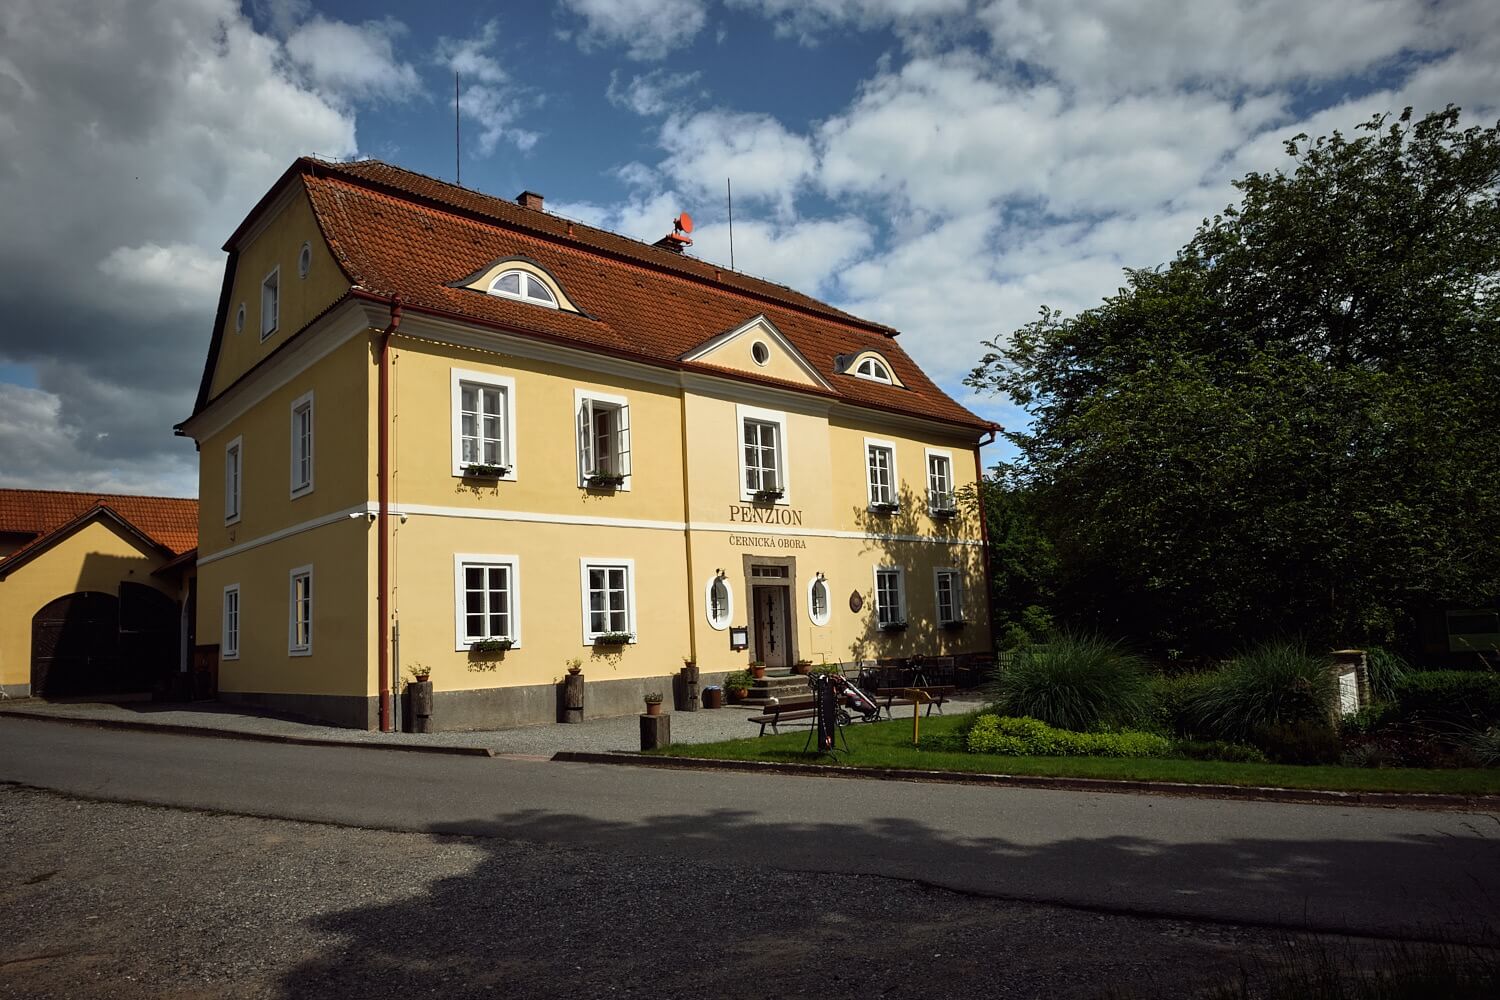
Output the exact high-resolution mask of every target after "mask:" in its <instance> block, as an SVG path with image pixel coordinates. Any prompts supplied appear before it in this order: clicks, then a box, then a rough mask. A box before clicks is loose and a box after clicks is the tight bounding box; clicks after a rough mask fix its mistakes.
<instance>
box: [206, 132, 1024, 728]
mask: <svg viewBox="0 0 1500 1000" xmlns="http://www.w3.org/2000/svg"><path fill="white" fill-rule="evenodd" d="M685 207H688V206H685ZM678 221H679V222H681V220H678ZM671 228H673V223H672V221H671V220H663V230H664V232H666V231H667V230H668V229H671ZM688 228H689V227H688V225H686V224H681V225H679V226H678V227H677V231H676V232H672V233H668V234H667V236H666V237H665V238H664V239H662V240H661V241H658V243H656V244H645V243H640V242H638V241H635V240H631V239H627V238H625V237H623V236H620V235H618V234H615V233H611V232H607V231H604V230H601V229H597V228H593V227H590V226H586V225H583V224H582V223H579V222H575V221H571V220H568V219H565V218H562V217H560V216H557V215H555V214H553V213H550V212H548V211H546V209H545V207H544V202H543V199H542V197H541V196H540V195H537V194H535V193H533V192H523V193H522V194H521V195H520V196H519V197H518V198H517V199H516V200H514V201H511V200H506V199H501V198H495V197H491V196H489V195H485V194H481V193H479V192H476V191H472V190H468V189H465V188H462V187H458V186H455V185H451V184H447V183H444V182H442V181H438V180H435V179H433V178H430V177H425V176H422V175H419V174H414V173H411V172H409V171H406V170H402V169H400V168H398V167H394V166H391V165H389V164H385V163H380V162H378V161H361V162H357V163H330V162H325V161H321V160H314V159H300V160H298V161H296V162H295V163H294V164H292V166H291V167H290V168H289V169H288V170H287V172H286V173H285V174H284V175H283V176H282V177H281V179H280V180H279V181H278V182H277V183H276V185H275V186H273V187H272V189H271V190H270V191H269V192H267V194H266V195H265V197H264V198H263V199H262V200H261V201H260V203H259V204H257V205H256V206H255V207H254V208H253V209H252V210H251V212H250V214H249V215H248V216H247V217H246V219H245V221H244V223H243V224H242V225H241V226H240V227H239V229H238V230H236V232H235V233H234V234H233V235H232V236H231V238H230V240H229V242H228V243H227V244H226V246H225V249H226V251H227V252H228V254H229V259H228V263H227V266H226V269H225V277H224V286H223V293H222V297H221V301H220V305H219V310H218V315H217V318H216V322H215V328H214V331H213V335H212V340H211V343H210V347H209V352H208V359H207V363H206V365H205V367H204V373H203V379H202V382H201V384H200V388H199V393H198V398H197V402H196V405H195V407H194V412H193V414H192V415H191V416H190V417H189V418H188V419H187V420H185V421H184V422H183V424H182V425H181V428H180V430H181V432H182V433H184V434H188V435H190V436H192V437H193V438H194V439H195V440H196V441H197V442H198V444H199V449H200V455H201V469H202V473H201V492H200V495H201V497H202V499H203V506H202V510H201V514H200V524H199V546H200V552H199V557H198V562H199V566H200V572H201V574H202V581H203V588H204V589H203V592H204V595H205V599H204V600H203V602H202V603H201V605H200V613H199V621H198V629H199V637H200V642H201V643H202V644H204V646H205V647H210V648H214V649H216V650H217V656H218V662H219V681H220V684H219V686H220V691H221V693H222V696H223V697H226V698H228V699H230V700H240V701H244V702H248V703H254V704H260V705H266V706H270V707H276V708H281V709H284V710H290V711H296V712H301V713H305V714H309V715H314V716H317V717H321V718H325V719H332V720H336V721H339V722H342V723H345V724H348V725H354V726H368V727H374V726H388V725H391V724H393V721H394V720H393V712H392V706H393V700H392V695H393V693H399V691H400V690H401V688H402V686H403V684H404V683H405V681H407V680H409V679H410V678H411V677H412V676H413V674H414V672H415V673H421V674H430V677H431V683H432V685H433V687H434V689H435V696H434V702H433V704H434V706H435V707H434V714H433V716H432V720H433V724H434V725H436V726H438V727H442V728H459V727H474V726H492V725H502V724H510V723H517V722H528V721H543V720H548V719H553V718H556V717H557V716H558V712H559V709H558V698H559V695H558V691H559V688H558V681H559V678H560V677H561V676H562V675H563V673H564V672H565V671H566V670H567V668H568V666H569V665H570V664H572V663H573V661H575V660H576V661H579V662H580V665H581V667H582V671H583V673H584V675H585V677H586V679H587V680H586V685H585V698H584V705H583V712H582V714H586V715H598V714H615V713H620V712H624V711H630V710H634V709H635V708H637V707H638V706H639V704H640V703H641V698H642V695H643V694H645V693H648V692H651V691H654V690H661V689H666V688H668V685H669V684H670V675H673V674H675V673H676V672H677V669H678V668H679V667H680V666H681V664H682V662H683V661H684V660H691V661H694V662H695V663H696V665H697V666H698V667H699V668H700V669H701V671H702V672H703V673H704V674H705V675H707V677H708V678H709V679H711V678H714V677H716V676H722V675H723V674H725V673H726V672H728V671H730V670H733V669H737V668H744V667H747V666H749V665H750V662H751V661H752V660H761V661H764V663H765V664H767V665H768V666H769V667H771V668H773V669H774V668H779V667H790V666H792V665H794V664H795V663H796V662H797V661H798V660H815V661H816V660H826V661H829V662H834V661H842V662H847V661H852V660H862V659H867V658H876V657H890V656H902V655H913V654H918V653H920V654H923V655H926V656H934V657H939V658H940V662H942V659H941V658H946V657H949V656H955V655H963V654H969V653H977V652H980V651H983V650H987V649H988V648H989V633H988V625H987V622H988V614H987V609H986V607H985V603H984V602H985V594H986V588H985V586H984V567H983V563H984V544H983V536H982V519H980V518H979V517H978V516H977V511H976V510H975V509H973V507H972V506H971V505H968V504H966V503H965V502H964V500H965V497H966V496H967V495H968V494H969V493H971V492H972V486H973V483H974V481H975V479H976V476H977V474H978V446H979V444H980V443H981V441H983V440H984V439H985V438H986V437H987V436H988V435H991V434H992V433H993V431H994V430H995V428H994V427H993V425H991V424H989V423H988V422H986V421H984V420H982V419H980V418H978V417H977V416H975V415H974V414H973V413H971V412H969V411H968V410H966V409H965V408H964V407H963V406H961V405H960V404H959V403H957V402H956V401H954V400H953V399H952V398H950V397H949V396H948V395H947V394H946V393H944V392H943V391H942V390H941V389H940V388H939V387H938V386H937V385H936V384H935V383H933V381H932V380H931V379H930V378H929V377H928V376H927V375H926V374H925V373H924V372H923V371H922V370H921V369H920V368H919V367H918V366H917V365H916V364H915V363H914V362H913V361H912V359H911V357H910V356H909V355H908V354H907V353H906V352H905V351H904V350H903V349H902V347H901V346H900V343H899V340H898V334H897V331H896V330H894V329H892V328H890V327H888V326H885V325H882V324H879V323H872V322H870V321H867V320H864V319H860V318H859V317H856V316H852V315H850V314H848V313H847V312H844V311H842V310H839V309H837V308H834V307H833V306H830V305H828V304H826V303H823V302H820V301H818V300H816V299H814V298H811V297H809V296H807V295H804V294H802V293H800V292H797V291H795V290H793V289H791V288H787V287H785V286H783V285H778V284H774V283H772V282H768V281H763V280H760V279H757V278H754V277H751V276H749V275H745V274H742V273H739V272H736V271H732V270H729V269H727V268H724V267H722V266H719V265H715V264H713V263H711V262H708V261H702V260H698V259H696V258H694V257H693V256H692V253H691V248H690V244H691V237H690V234H689V233H687V231H686V230H687V229H688ZM954 335H956V336H964V337H975V339H977V333H976V332H971V331H954Z"/></svg>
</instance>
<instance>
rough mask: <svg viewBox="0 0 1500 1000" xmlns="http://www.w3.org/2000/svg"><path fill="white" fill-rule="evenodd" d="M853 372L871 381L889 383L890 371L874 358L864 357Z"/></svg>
mask: <svg viewBox="0 0 1500 1000" xmlns="http://www.w3.org/2000/svg"><path fill="white" fill-rule="evenodd" d="M854 374H855V375H856V376H857V377H859V378H862V379H868V380H870V381H871V382H884V383H885V384H886V385H890V384H891V373H890V372H889V371H887V370H886V367H885V365H883V364H881V363H880V362H879V361H876V360H875V359H874V358H866V359H865V360H863V361H861V362H860V364H859V367H858V368H856V369H855V370H854Z"/></svg>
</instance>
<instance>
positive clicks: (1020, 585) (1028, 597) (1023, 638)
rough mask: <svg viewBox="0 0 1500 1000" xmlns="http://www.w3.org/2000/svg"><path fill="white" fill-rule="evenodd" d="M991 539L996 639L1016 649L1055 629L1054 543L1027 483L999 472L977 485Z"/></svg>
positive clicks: (992, 598) (991, 583) (993, 623)
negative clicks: (1041, 523) (1044, 529)
mask: <svg viewBox="0 0 1500 1000" xmlns="http://www.w3.org/2000/svg"><path fill="white" fill-rule="evenodd" d="M978 495H979V497H980V498H981V499H982V500H983V503H984V519H985V531H986V535H987V537H988V539H989V560H990V608H991V610H992V612H993V614H994V621H993V622H992V625H993V626H994V630H995V639H996V642H997V643H998V644H999V645H1000V646H1001V647H1003V648H1007V649H1010V648H1014V647H1017V646H1025V645H1027V644H1029V643H1032V642H1037V641H1039V640H1041V639H1042V638H1043V637H1045V636H1046V635H1047V634H1048V633H1050V632H1052V630H1053V615H1052V610H1051V604H1052V580H1053V578H1054V576H1055V575H1056V572H1057V561H1056V559H1055V557H1054V556H1053V552H1052V543H1051V541H1049V540H1048V538H1047V536H1046V535H1045V534H1044V533H1043V532H1042V529H1041V527H1040V526H1039V525H1038V523H1037V519H1036V515H1035V512H1034V511H1033V510H1032V506H1031V498H1030V495H1029V494H1028V493H1027V491H1026V489H1025V488H1024V487H1023V486H1020V485H1018V484H1015V483H1012V482H1009V481H1007V480H1006V479H1005V478H1003V477H1000V476H993V477H986V478H984V479H982V480H980V482H979V484H978Z"/></svg>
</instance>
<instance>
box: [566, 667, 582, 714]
mask: <svg viewBox="0 0 1500 1000" xmlns="http://www.w3.org/2000/svg"><path fill="white" fill-rule="evenodd" d="M563 721H564V722H582V721H583V675H582V674H568V675H567V676H566V677H564V678H563Z"/></svg>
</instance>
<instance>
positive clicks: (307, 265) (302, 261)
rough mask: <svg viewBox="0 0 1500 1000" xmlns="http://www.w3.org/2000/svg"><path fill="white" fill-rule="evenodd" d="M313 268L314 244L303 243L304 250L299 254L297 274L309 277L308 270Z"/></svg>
mask: <svg viewBox="0 0 1500 1000" xmlns="http://www.w3.org/2000/svg"><path fill="white" fill-rule="evenodd" d="M311 270H312V244H311V243H304V244H302V252H301V253H299V254H298V255H297V274H298V275H300V276H301V277H304V278H305V277H307V272H308V271H311Z"/></svg>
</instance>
